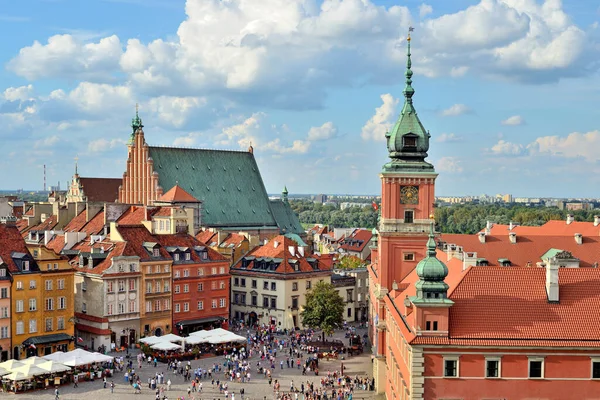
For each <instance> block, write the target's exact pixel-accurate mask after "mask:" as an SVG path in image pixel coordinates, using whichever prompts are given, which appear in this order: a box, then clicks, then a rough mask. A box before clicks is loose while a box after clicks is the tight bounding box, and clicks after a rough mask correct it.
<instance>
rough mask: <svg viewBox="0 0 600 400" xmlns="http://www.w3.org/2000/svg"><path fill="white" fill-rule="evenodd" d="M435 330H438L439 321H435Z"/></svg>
mask: <svg viewBox="0 0 600 400" xmlns="http://www.w3.org/2000/svg"><path fill="white" fill-rule="evenodd" d="M433 330H434V331H437V330H438V322H437V321H433Z"/></svg>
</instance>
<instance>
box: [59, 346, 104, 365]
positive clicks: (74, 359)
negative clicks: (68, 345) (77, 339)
mask: <svg viewBox="0 0 600 400" xmlns="http://www.w3.org/2000/svg"><path fill="white" fill-rule="evenodd" d="M60 362H61V363H63V364H65V365H68V366H69V367H78V366H80V365H87V364H92V363H95V362H96V360H95V357H94V355H93V353H90V352H89V351H85V350H83V349H75V350H71V351H69V352H67V353H65V354H64V357H63V359H61V360H60Z"/></svg>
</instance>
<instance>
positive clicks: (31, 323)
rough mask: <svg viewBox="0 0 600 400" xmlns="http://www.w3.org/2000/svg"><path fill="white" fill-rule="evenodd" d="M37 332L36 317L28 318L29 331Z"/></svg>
mask: <svg viewBox="0 0 600 400" xmlns="http://www.w3.org/2000/svg"><path fill="white" fill-rule="evenodd" d="M36 332H37V319H30V320H29V333H36Z"/></svg>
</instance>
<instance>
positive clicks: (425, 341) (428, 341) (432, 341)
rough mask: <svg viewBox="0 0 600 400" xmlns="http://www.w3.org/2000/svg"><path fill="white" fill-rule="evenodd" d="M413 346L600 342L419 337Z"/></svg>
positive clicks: (595, 343)
mask: <svg viewBox="0 0 600 400" xmlns="http://www.w3.org/2000/svg"><path fill="white" fill-rule="evenodd" d="M410 344H411V345H433V346H468V347H494V348H498V347H511V348H515V347H552V348H556V347H570V348H572V347H578V348H587V347H589V348H598V347H600V341H597V340H590V341H585V340H536V339H532V340H527V339H517V340H511V339H455V338H448V337H439V336H417V337H415V338H414V339H413V340H412V341H410Z"/></svg>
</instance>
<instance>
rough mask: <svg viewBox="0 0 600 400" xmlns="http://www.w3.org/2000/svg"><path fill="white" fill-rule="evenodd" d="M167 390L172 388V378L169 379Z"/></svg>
mask: <svg viewBox="0 0 600 400" xmlns="http://www.w3.org/2000/svg"><path fill="white" fill-rule="evenodd" d="M167 390H171V380H170V379H169V380H168V381H167Z"/></svg>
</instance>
